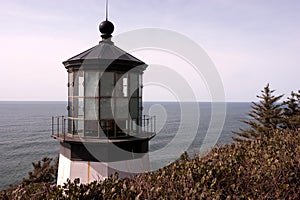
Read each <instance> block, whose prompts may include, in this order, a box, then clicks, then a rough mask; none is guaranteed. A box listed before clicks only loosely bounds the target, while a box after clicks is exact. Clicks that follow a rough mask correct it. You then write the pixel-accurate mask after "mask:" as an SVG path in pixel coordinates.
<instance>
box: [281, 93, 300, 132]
mask: <svg viewBox="0 0 300 200" xmlns="http://www.w3.org/2000/svg"><path fill="white" fill-rule="evenodd" d="M283 106H284V108H283V128H287V129H295V130H296V129H299V128H300V90H299V91H298V93H295V92H292V93H291V96H290V97H288V99H287V101H284V102H283Z"/></svg>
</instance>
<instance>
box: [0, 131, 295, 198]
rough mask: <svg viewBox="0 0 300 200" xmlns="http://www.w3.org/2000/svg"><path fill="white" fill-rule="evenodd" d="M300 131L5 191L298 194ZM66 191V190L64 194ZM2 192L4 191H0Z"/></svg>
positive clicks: (43, 194)
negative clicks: (165, 162)
mask: <svg viewBox="0 0 300 200" xmlns="http://www.w3.org/2000/svg"><path fill="white" fill-rule="evenodd" d="M299 144H300V132H299V131H276V134H272V137H264V136H262V137H261V138H257V139H255V140H250V141H243V142H240V143H235V144H230V145H225V146H223V147H219V148H214V149H213V150H212V151H211V152H210V153H208V154H207V155H206V156H204V157H202V158H201V157H199V156H196V157H194V158H189V157H188V156H187V154H183V155H182V156H181V158H180V159H179V160H178V161H176V162H174V163H172V164H170V165H169V166H166V167H164V168H163V169H161V170H159V171H156V172H151V173H145V174H140V175H137V176H136V177H135V178H133V179H119V178H118V177H117V176H113V177H110V178H108V179H106V180H105V181H103V182H93V183H91V184H88V185H82V184H80V183H79V180H76V181H75V182H73V183H71V182H69V183H67V184H65V185H64V186H63V187H57V188H54V189H53V188H52V189H50V186H49V185H50V183H40V184H37V183H34V184H29V185H23V186H22V187H21V188H20V187H19V188H13V189H11V190H8V191H6V197H7V198H9V199H18V198H21V199H22V198H23V199H29V198H32V199H299V198H300V182H299V178H300V145H299ZM63 194H64V195H63ZM1 195H2V196H0V197H1V198H4V197H5V196H4V192H2V193H1Z"/></svg>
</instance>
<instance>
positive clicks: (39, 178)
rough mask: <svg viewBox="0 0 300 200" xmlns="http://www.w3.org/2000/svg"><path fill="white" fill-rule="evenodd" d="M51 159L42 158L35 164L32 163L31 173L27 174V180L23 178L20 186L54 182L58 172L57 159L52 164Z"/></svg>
mask: <svg viewBox="0 0 300 200" xmlns="http://www.w3.org/2000/svg"><path fill="white" fill-rule="evenodd" d="M52 160H53V159H52V158H48V157H44V158H43V159H42V160H41V161H38V162H37V163H34V162H33V163H32V165H33V168H34V169H33V171H32V172H29V173H28V176H29V177H28V178H24V179H23V182H22V184H24V185H27V184H30V183H51V182H55V181H56V178H57V171H58V157H57V158H56V159H55V161H54V164H52Z"/></svg>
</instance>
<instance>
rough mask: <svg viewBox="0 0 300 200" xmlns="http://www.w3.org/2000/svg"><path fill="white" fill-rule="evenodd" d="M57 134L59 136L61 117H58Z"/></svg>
mask: <svg viewBox="0 0 300 200" xmlns="http://www.w3.org/2000/svg"><path fill="white" fill-rule="evenodd" d="M57 135H58V137H59V117H57Z"/></svg>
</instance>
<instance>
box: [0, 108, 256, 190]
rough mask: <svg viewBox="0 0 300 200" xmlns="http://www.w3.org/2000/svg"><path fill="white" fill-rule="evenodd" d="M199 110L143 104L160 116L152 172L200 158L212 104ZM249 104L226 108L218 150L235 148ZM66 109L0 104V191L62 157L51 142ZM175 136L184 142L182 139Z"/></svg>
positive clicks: (152, 155)
mask: <svg viewBox="0 0 300 200" xmlns="http://www.w3.org/2000/svg"><path fill="white" fill-rule="evenodd" d="M193 105H195V104H193ZM197 105H198V107H199V116H200V118H195V115H193V112H194V111H193V110H191V109H190V108H191V103H175V102H174V103H173V102H145V103H144V114H149V113H150V114H155V115H156V116H157V135H156V136H155V137H154V138H153V139H152V140H151V141H150V160H151V165H152V168H153V169H158V168H160V167H162V166H164V165H166V164H168V163H170V162H172V161H174V160H175V159H177V158H178V156H179V154H178V152H180V153H182V152H184V151H187V152H188V153H189V154H191V155H192V154H196V153H199V149H200V147H201V145H203V141H204V137H205V135H206V134H207V131H208V129H209V125H210V122H211V120H212V119H211V118H212V116H211V110H212V109H211V104H210V103H197ZM250 105H251V103H226V108H227V110H226V118H225V123H224V126H223V128H222V130H221V135H220V137H219V138H218V143H217V145H219V146H220V145H222V144H228V143H231V142H232V137H233V136H234V134H233V133H232V131H238V130H239V128H247V126H246V125H245V124H243V123H242V122H240V121H241V120H244V119H247V112H249V110H250ZM66 106H67V103H66V102H0V136H1V140H0V152H1V154H0V159H1V162H0V190H3V189H6V188H8V187H9V185H11V184H18V183H20V182H21V181H22V179H23V178H25V177H27V176H28V172H29V171H31V170H32V169H33V167H32V162H37V161H39V160H41V159H42V158H43V157H45V156H48V157H53V158H55V157H56V156H58V153H59V143H58V141H56V140H54V139H52V138H51V117H52V116H62V115H66ZM184 108H187V109H184ZM195 125H197V126H196V129H195ZM192 127H193V128H192ZM211 128H212V129H213V128H214V127H211ZM177 135H179V136H181V137H178V138H179V139H178V138H177V137H176V136H177ZM208 137H210V135H208ZM214 137H215V136H214ZM208 139H209V138H208Z"/></svg>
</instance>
